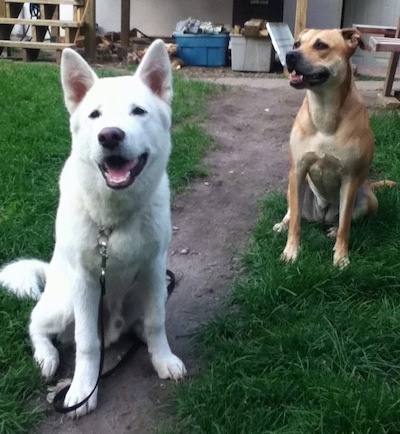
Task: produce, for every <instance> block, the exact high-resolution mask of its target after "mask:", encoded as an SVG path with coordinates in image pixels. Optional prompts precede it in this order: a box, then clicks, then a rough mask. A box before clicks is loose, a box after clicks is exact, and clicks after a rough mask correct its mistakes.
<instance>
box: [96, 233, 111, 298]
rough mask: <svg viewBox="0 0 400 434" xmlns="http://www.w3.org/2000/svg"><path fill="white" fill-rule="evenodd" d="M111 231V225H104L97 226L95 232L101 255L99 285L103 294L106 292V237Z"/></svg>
mask: <svg viewBox="0 0 400 434" xmlns="http://www.w3.org/2000/svg"><path fill="white" fill-rule="evenodd" d="M112 231H113V228H112V226H110V227H109V228H106V227H104V226H99V232H98V234H97V248H98V251H99V254H100V256H101V268H100V287H101V292H102V294H103V295H104V294H105V292H106V266H107V259H108V255H107V248H108V239H109V237H110V235H111V233H112Z"/></svg>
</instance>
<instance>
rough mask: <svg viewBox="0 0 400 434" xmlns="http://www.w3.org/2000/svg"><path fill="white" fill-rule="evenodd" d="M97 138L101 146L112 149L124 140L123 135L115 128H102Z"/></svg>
mask: <svg viewBox="0 0 400 434" xmlns="http://www.w3.org/2000/svg"><path fill="white" fill-rule="evenodd" d="M97 137H98V139H99V143H100V145H101V146H104V147H105V148H107V149H114V148H116V147H117V146H118V145H119V144H120V143H121V142H122V141H123V140H124V138H125V133H124V132H123V131H122V130H121V129H120V128H117V127H111V128H103V129H102V130H101V131H100V133H99V135H98V136H97Z"/></svg>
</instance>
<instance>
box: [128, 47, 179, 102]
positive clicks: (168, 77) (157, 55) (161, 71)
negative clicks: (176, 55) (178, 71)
mask: <svg viewBox="0 0 400 434" xmlns="http://www.w3.org/2000/svg"><path fill="white" fill-rule="evenodd" d="M136 75H137V76H138V77H139V78H140V79H141V80H142V81H143V83H144V84H145V85H146V86H148V87H149V88H150V89H151V90H152V91H153V92H154V93H155V94H156V95H158V96H159V97H160V98H161V99H162V100H163V101H165V102H166V103H168V104H171V101H172V93H173V92H172V72H171V63H170V60H169V56H168V53H167V49H166V48H165V44H164V42H163V41H162V40H161V39H157V40H155V41H154V42H153V43H152V44H151V45H150V47H149V49H148V50H147V51H146V54H145V55H144V57H143V59H142V61H141V62H140V65H139V68H138V70H137V71H136Z"/></svg>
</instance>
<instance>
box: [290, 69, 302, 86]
mask: <svg viewBox="0 0 400 434" xmlns="http://www.w3.org/2000/svg"><path fill="white" fill-rule="evenodd" d="M289 80H290V82H291V83H301V82H302V81H303V76H302V75H300V74H297V73H296V71H293V72H292V73H291V74H290V75H289Z"/></svg>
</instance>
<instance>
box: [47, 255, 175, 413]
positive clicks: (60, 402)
mask: <svg viewBox="0 0 400 434" xmlns="http://www.w3.org/2000/svg"><path fill="white" fill-rule="evenodd" d="M106 260H107V256H103V263H102V272H101V274H100V287H101V295H100V302H99V314H98V318H99V319H98V321H99V328H100V341H101V346H100V366H99V375H98V377H97V381H96V384H95V386H94V387H93V390H92V391H91V392H90V393H89V395H87V396H86V398H84V399H82V401H80V402H78V403H77V404H74V405H71V406H69V407H64V400H65V396H66V394H67V393H68V390H69V388H70V386H65V387H63V388H62V389H61V390H60V391H59V392H57V394H56V396H55V397H54V400H53V407H54V409H55V410H56V411H57V412H58V413H64V414H65V413H70V412H71V411H75V410H77V409H78V408H79V407H82V405H83V404H85V403H86V402H87V401H88V400H89V399H90V397H91V396H92V395H93V393H94V391H95V390H96V388H97V386H98V385H99V382H100V380H101V379H102V378H107V377H109V376H110V375H111V374H113V373H114V372H115V371H116V370H117V368H119V367H121V365H123V364H124V363H126V361H127V360H128V359H129V358H130V357H131V356H132V355H133V354H134V353H135V352H136V351H137V350H138V349H139V348H140V347H141V346H142V345H144V342H142V341H141V340H140V339H139V338H138V337H137V336H136V337H135V339H134V342H133V343H132V345H131V346H130V348H129V349H128V351H127V352H126V353H125V354H124V355H123V356H122V358H121V360H120V361H119V362H118V363H117V364H116V365H115V366H113V367H112V368H111V369H109V370H108V371H107V372H104V373H102V372H103V366H104V353H105V348H104V321H103V310H104V309H103V305H104V295H105V262H106ZM167 276H168V277H169V283H168V285H167V291H168V297H169V296H170V295H171V293H172V291H173V290H174V288H175V275H174V273H173V272H172V271H170V270H167Z"/></svg>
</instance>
